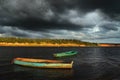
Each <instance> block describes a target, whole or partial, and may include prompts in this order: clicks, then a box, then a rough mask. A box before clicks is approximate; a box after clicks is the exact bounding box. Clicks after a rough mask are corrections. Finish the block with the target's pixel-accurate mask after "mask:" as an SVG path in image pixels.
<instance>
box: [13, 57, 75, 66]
mask: <svg viewBox="0 0 120 80" xmlns="http://www.w3.org/2000/svg"><path fill="white" fill-rule="evenodd" d="M13 63H14V64H17V65H22V66H28V67H38V68H72V65H73V61H71V62H69V63H68V62H62V63H58V62H55V63H53V62H52V63H51V62H32V61H31V62H30V61H25V60H23V59H18V58H15V59H14V61H13Z"/></svg>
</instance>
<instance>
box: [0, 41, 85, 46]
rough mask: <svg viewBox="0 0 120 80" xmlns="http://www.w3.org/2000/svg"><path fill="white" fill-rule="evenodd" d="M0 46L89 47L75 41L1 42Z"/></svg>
mask: <svg viewBox="0 0 120 80" xmlns="http://www.w3.org/2000/svg"><path fill="white" fill-rule="evenodd" d="M0 46H26V47H27V46H31V47H34V46H35V47H37V46H38V47H87V45H84V44H73V43H66V44H52V43H41V44H38V43H5V42H4V43H0Z"/></svg>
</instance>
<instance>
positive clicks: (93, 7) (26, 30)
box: [0, 0, 120, 40]
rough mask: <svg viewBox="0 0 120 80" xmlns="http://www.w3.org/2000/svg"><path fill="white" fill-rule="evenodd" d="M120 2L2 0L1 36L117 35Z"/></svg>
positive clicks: (100, 36)
mask: <svg viewBox="0 0 120 80" xmlns="http://www.w3.org/2000/svg"><path fill="white" fill-rule="evenodd" d="M119 3H120V1H119V0H74V1H73V0H0V25H1V26H0V36H5V35H6V36H7V35H8V36H18V37H32V38H33V37H41V38H64V35H66V38H75V39H82V40H85V39H89V40H90V39H91V40H93V38H94V40H95V39H100V38H105V37H106V38H112V37H113V38H117V37H115V36H119V35H118V34H119V31H120V22H119V20H120V6H119ZM109 34H110V35H111V36H109ZM79 35H80V36H79ZM103 35H105V37H102V36H103ZM118 38H119V37H118Z"/></svg>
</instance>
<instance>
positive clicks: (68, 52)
mask: <svg viewBox="0 0 120 80" xmlns="http://www.w3.org/2000/svg"><path fill="white" fill-rule="evenodd" d="M77 53H78V52H77V51H67V52H61V53H55V54H53V56H54V57H66V56H73V55H76V54H77Z"/></svg>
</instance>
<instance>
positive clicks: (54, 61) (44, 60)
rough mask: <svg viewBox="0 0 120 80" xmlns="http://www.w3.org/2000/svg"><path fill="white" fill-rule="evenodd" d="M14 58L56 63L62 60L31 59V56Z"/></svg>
mask: <svg viewBox="0 0 120 80" xmlns="http://www.w3.org/2000/svg"><path fill="white" fill-rule="evenodd" d="M14 60H20V61H26V62H48V63H49V62H50V63H57V62H63V61H62V60H50V59H33V58H20V57H18V58H15V59H14Z"/></svg>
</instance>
